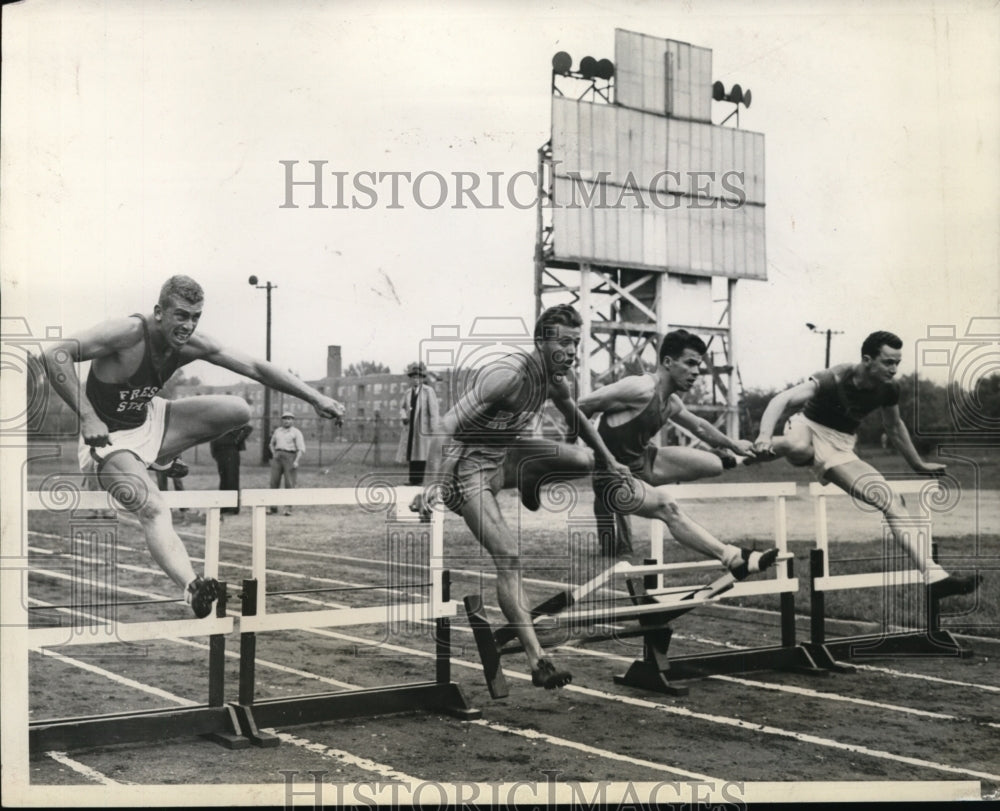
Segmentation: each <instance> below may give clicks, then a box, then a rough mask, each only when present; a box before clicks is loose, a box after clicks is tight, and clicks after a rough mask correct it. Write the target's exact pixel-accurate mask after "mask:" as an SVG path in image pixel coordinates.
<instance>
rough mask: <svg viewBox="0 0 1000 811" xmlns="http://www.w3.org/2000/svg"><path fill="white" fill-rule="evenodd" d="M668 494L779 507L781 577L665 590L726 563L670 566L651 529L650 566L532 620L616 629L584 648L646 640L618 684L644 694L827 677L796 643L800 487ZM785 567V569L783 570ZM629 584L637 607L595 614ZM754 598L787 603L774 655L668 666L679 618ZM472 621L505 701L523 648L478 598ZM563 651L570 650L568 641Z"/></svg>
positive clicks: (496, 694) (468, 602) (726, 578)
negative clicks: (667, 578) (792, 546)
mask: <svg viewBox="0 0 1000 811" xmlns="http://www.w3.org/2000/svg"><path fill="white" fill-rule="evenodd" d="M660 489H662V490H663V491H665V492H667V493H669V494H670V495H671V496H673V497H674V498H676V499H678V500H680V499H734V498H772V499H774V502H775V503H774V527H775V529H774V533H775V535H774V539H775V546H777V548H778V549H779V559H778V560H779V562H778V565H776V566H775V575H774V577H771V578H767V579H761V580H752V581H745V582H736V581H735V578H733V576H732V575H731V574H729V573H728V572H727V573H725V574H724V575H722V576H721V577H718V578H716V579H715V580H714V581H712V582H710V583H704V584H701V585H695V586H671V587H664V586H663V585H662V582H663V580H662V579H663V575H665V574H670V573H676V572H680V571H690V570H698V569H715V570H717V569H718V567H719V563H718V561H707V560H706V561H684V562H680V563H664V562H663V524H662V523H661V522H659V521H655V520H654V521H652V522H651V529H650V546H651V558H650V559H648V560H647V561H646V563H645V564H643V565H634V564H632V563H631V562H629V561H618V562H617V563H615V564H613V565H612V566H609V567H608V568H607V569H606V570H604V571H603V572H601V573H600V574H598V575H596V576H595V577H593V578H591V579H590V580H588V581H586V582H585V583H583V584H581V585H579V586H576V587H574V588H571V589H568V590H566V591H564V592H560V593H558V594H556V595H555V596H554V597H550V598H549V599H547V600H546V601H545V602H543V603H541V604H540V605H538V606H536V607H535V608H534V609H533V610H532V611H531V616H532V620H533V622H534V623H535V625H536V628H537V629H539V630H543V629H544V630H551V629H562V630H565V631H566V632H567V633H571V632H572V630H573V629H574V628H575V627H581V626H589V627H590V628H591V629H593V628H594V627H600V626H607V627H612V628H613V629H614V631H613V633H611V634H608V635H598V634H594V633H593V632H590V633H588V635H587V637H586V639H584V640H581V641H598V640H602V639H608V638H612V637H617V638H622V637H627V636H642V637H643V640H644V644H643V658H642V659H640V660H636V661H635V662H633V663H632V665H631V667H630V668H629V669H628V671H627V672H626V673H624V674H621V675H616V676H615V677H614V680H615V683H617V684H624V685H628V686H632V687H639V688H640V689H644V690H653V691H657V692H663V693H668V694H671V695H684V694H686V693H687V688H686V687H683V686H678V685H676V684H674V683H673V682H674V681H676V680H683V679H690V678H695V677H701V676H706V675H711V674H721V673H736V672H748V671H751V670H764V669H792V670H797V671H803V672H808V673H813V674H817V675H820V674H823V673H824V672H825V671H823V670H822V669H820V668H819V667H818V666H817V664H816V662H815V661H813V659H812V657H811V656H810V654H809V651H808V650H807V649H806V648H805V647H804V646H803V645H800V644H797V643H796V642H795V605H794V595H795V592H796V591H798V580H796V579H795V576H794V560H793V555H791V553H789V552H788V536H787V523H786V505H785V500H786V499H787V498H788V497H790V496H794V495H795V493H796V486H795V483H794V482H778V483H763V484H690V485H688V484H686V485H670V486H664V487H662V488H660ZM781 564H784V565H781ZM623 576H624V577H625V578H627V580H626V582H627V583H628V585H629V590H630V593H631V595H632V596H631V603H632V604H631V605H614V604H612V603H610V602H608V601H605V602H603V603H602V604H600V605H597V606H592V605H587V603H585V602H582V601H583V599H584V598H585V597H586V596H587V595H589V594H591V593H593V592H595V591H597V590H598V589H601V588H605V587H606V586H607V584H608V583H610V582H612V581H613V580H614V579H615V578H617V577H623ZM752 594H777V595H779V596H780V599H781V636H782V643H781V645H778V646H770V647H766V648H752V649H743V650H737V651H727V652H724V653H718V654H707V655H697V656H681V657H675V658H668V655H667V651H668V648H669V643H670V637H671V634H672V628H671V625H670V623H671V622H673V621H674V620H675V619H676V618H677V617H679V616H681V615H683V614H686V613H687V612H689V611H691V610H693V609H696V608H699V607H701V606H703V605H706V604H711V603H715V602H719V601H721V600H723V599H732V598H734V597H742V596H747V595H752ZM465 608H466V614H467V616H468V618H469V623H470V625H471V627H472V630H473V636H474V638H475V640H476V645H477V647H478V648H479V654H480V658H481V660H482V662H483V672H484V676H485V678H486V684H487V687H488V688H489V691H490V695H491V696H492V697H493V698H501V697H503V696H505V695H507V694H508V692H509V689H508V686H507V682H506V679H505V677H504V675H503V670H502V668H501V666H500V661H501V657H502V656H504V655H506V654H509V653H515V652H519V651H522V650H523V648H522V646H521V645H520V644H518V643H516V642H515V640H516V633H515V631H514V629H513V627H512V626H510V625H505V626H501V627H499V628H497V629H496V630H494V629H493V628H492V627H491V625H490V623H489V621H488V619H487V618H486V612H485V608H484V606H483V602H482V598H481V597H480V596H479V595H470V596H468V597H466V598H465ZM557 644H560V645H562V644H566V643H565V641H560V642H559V643H557Z"/></svg>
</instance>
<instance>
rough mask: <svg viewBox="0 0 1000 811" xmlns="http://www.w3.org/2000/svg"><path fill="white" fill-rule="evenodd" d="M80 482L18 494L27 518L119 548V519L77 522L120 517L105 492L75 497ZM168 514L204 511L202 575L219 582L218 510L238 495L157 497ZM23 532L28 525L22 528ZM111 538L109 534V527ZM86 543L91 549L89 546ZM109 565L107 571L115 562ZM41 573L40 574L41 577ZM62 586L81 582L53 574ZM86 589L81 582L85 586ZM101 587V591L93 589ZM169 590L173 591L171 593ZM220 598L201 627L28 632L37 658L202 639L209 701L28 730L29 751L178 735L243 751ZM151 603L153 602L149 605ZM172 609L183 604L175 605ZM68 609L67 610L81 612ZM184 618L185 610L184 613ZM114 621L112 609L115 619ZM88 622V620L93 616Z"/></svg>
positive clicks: (172, 624)
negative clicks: (71, 649) (228, 690)
mask: <svg viewBox="0 0 1000 811" xmlns="http://www.w3.org/2000/svg"><path fill="white" fill-rule="evenodd" d="M78 482H79V477H73V478H72V479H70V478H67V479H66V480H62V481H61V482H57V483H56V485H55V486H53V487H52V488H51V489H49V490H41V491H38V490H33V491H27V492H25V493H24V510H25V512H36V511H47V512H68V513H69V518H70V533H71V535H72V536H73V538H74V539H78V540H81V541H87V539H86V538H85V537H84V536H85V535H89V536H91V538H92V537H93V536H94V535H95V534H98V533H100V532H101V531H102V529H103V530H104V531H105V533H106V535H105V537H106V538H108V539H109V540H110V542H111V543H115V542H116V541H117V534H116V533H117V516H116V517H115V518H108V519H95V518H92V517H86V518H85V517H83V516H82V515H81V516H79V518H77V517H76V514H77V511H80V510H114V511H116V512H118V511H121V512H124V510H123V509H122V508H121V506H120V505H119V504H118V503H117V502H116V501H115V499H114V498H113V497H112V496H111V495H110V494H108V493H106V492H101V491H91V490H79V489H77V483H78ZM160 495H161V496H162V497H163V499H164V501H165V502H166V504H167V506H168V507H169V508H171V509H178V508H181V507H187V508H189V509H191V508H193V509H204V510H205V574H206V575H207V576H209V577H215V578H217V577H218V572H219V537H220V522H221V514H220V510H221V508H223V507H235V506H237V503H238V495H237V493H236V492H235V491H203V490H202V491H181V492H177V491H173V492H164V493H160ZM25 524H27V522H25ZM112 526H113V527H114V528H115V533H114V534H107V533H108V532H110V528H111V527H112ZM88 542H89V541H88ZM111 565H113V560H112V563H111ZM43 571H44V570H43ZM49 574H51V575H53V576H59V577H60V579H66V580H70V581H73V580H79V579H80V578H79V576H78V574H66V573H64V572H51V573H49ZM88 584H89V583H87V582H81V583H80V585H82V586H86V585H88ZM98 585H100V584H98ZM172 586H173V584H171V587H172ZM221 586H222V595H221V596H220V599H219V601H218V603H217V606H216V612H215V616H209V617H205V618H203V619H183V620H160V621H131V622H129V621H123V620H121V619H118V618H117V616H116V619H115V620H109V619H106V618H103V617H100V616H98V617H95V618H94V619H95V624H94V625H88V626H83V627H80V626H79V624H78V622H74V623H73V624H72V625H60V626H56V627H41V628H29V630H28V646H29V649H30V650H35V651H43V650H45V649H47V648H56V647H63V646H72V645H99V644H111V643H136V642H142V641H150V640H159V639H180V638H185V637H197V636H208V637H210V645H209V649H210V650H209V674H208V701H207V704H205V705H198V706H193V707H186V708H183V709H174V708H170V709H166V710H144V711H139V712H127V713H112V714H108V715H98V716H87V717H77V718H61V719H41V720H38V721H32V722H31V723H30V726H29V746H30V748H31V750H32V751H47V750H50V749H73V748H78V747H80V746H93V745H98V744H103V743H125V742H137V741H147V740H156V739H160V738H163V737H172V736H177V735H202V736H204V737H208V738H210V739H212V740H215V741H216V742H217V743H220V744H222V745H224V746H226V747H228V748H231V749H242V748H245V747H247V746H248V745H249V741H247V739H246V738H245V737H244V736H243V734H242V730H241V729H240V726H239V723H238V721H237V719H236V715H235V712H234V711H233V709H232V708H231V707H229V706H228V705H226V704H225V703H224V671H225V637H226V635H227V634H229V633H231V632H232V631H233V628H234V624H233V617H231V616H226V591H225V584H224V583H222V584H221ZM151 602H156V601H151ZM178 602H182V600H180V599H178ZM114 605H115V603H114V601H113V600H111V601H108V602H102V603H101V604H100V607H102V608H106V607H108V606H114ZM85 607H86V606H84V605H79V606H77V605H75V604H71V605H70V606H68V610H70V611H75V610H78V609H82V608H85ZM185 611H190V609H188V608H187V606H185ZM115 613H116V615H117V614H118V609H116V611H115ZM92 616H93V615H92Z"/></svg>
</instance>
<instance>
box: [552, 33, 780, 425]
mask: <svg viewBox="0 0 1000 811" xmlns="http://www.w3.org/2000/svg"><path fill="white" fill-rule="evenodd" d="M571 64H572V60H571V58H570V57H569V56H568V55H567V54H565V53H559V54H556V56H555V58H554V59H553V74H552V135H551V138H550V139H549V141H548V142H547V143H546V144H544V145H543V146H542V147H541V149H540V150H539V166H538V182H539V189H538V192H539V194H538V201H539V202H538V208H537V239H536V246H535V305H536V315H537V314H538V313H540V312H541V311H542V310H543V309H544V308H546V307H549V306H552V305H553V304H556V303H559V302H568V303H572V304H574V305H575V306H576V307H577V309H579V310H580V312H581V315H582V316H583V319H584V325H583V330H582V332H583V339H582V347H581V352H580V356H581V362H580V367H581V368H580V372H581V374H580V389H581V393H586V392H589V391H591V390H592V389H593V388H594V387H595V386H600V385H603V384H605V383H608V382H612V381H614V380H617V379H618V378H620V377H622V376H623V375H625V374H628V373H632V372H637V371H641V370H642V367H643V366H645V367H646V368H653V366H655V363H656V350H657V348H658V339H659V337H661V336H662V335H663V334H664V333H666V332H669V331H670V330H672V329H677V328H684V329H687V330H688V331H690V332H693V333H696V334H698V335H700V336H701V337H702V338H703V339H704V340H705V342H706V343H707V344H708V345H709V351H708V354H707V355H706V365H707V367H708V368H707V370H705V371H706V372H707V375H706V380H710V381H711V392H710V394H711V397H710V400H711V402H710V403H708V404H703V405H701V406H692V408H694V409H695V410H700V411H702V412H708V413H705V414H703V415H704V416H706V418H708V419H710V420H712V421H714V422H715V424H716V425H718V426H719V428H720V429H721V430H723V431H724V432H725V433H727V434H728V435H729V436H737V435H738V433H739V415H738V391H737V389H738V372H737V367H736V346H737V344H736V341H735V338H734V329H733V325H734V315H735V305H736V282H737V281H738V280H740V279H760V280H765V279H766V278H767V273H766V262H765V250H764V136H763V135H762V134H760V133H756V132H750V131H747V130H743V129H740V128H739V126H738V124H739V107H740V105H741V104H742V105H744V106H749V103H750V92H749V91H745V92H744V91H743V90H742V89H741V88H740V87H739V85H734V86H733V88H732V90H731V91H729V92H728V93H727V92H726V90H725V88H724V87H723V86H722V84H721V83H720V82H715V83H714V84H713V82H712V79H711V74H712V52H711V50H710V49H708V48H700V47H697V46H694V45H690V44H687V43H683V42H675V41H673V40H667V39H659V38H656V37H651V36H647V35H645V34H638V33H633V32H630V31H624V30H621V29H618V30H616V31H615V60H614V63H611V62H609V61H608V60H606V59H602V60H600V61H597V60H595V59H593V58H591V57H586V58H584V59H583V60H581V62H580V66H579V68H578V69H577V70H572V69H571ZM581 87H582V88H583V92H582V93H580V89H581ZM578 93H579V95H578V96H577V95H576V94H578ZM713 101H715V102H729V103H731V104H735V108H734V109H732V112H730V114H729V115H728V116H727V117H726V118H725V119H724V121H723V123H722V124H721V125H716V124H713V123H712V118H711V114H712V108H713ZM734 116H735V119H736V125H737V126H725V124H726V122H728V121H730V120H731V119H733V118H734Z"/></svg>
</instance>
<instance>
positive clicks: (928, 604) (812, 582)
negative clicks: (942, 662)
mask: <svg viewBox="0 0 1000 811" xmlns="http://www.w3.org/2000/svg"><path fill="white" fill-rule="evenodd" d="M886 484H887V485H888V486H889V487H891V488H892V490H893V491H894V492H895V493H897V494H900V495H903V494H914V493H915V494H919V496H920V498H919V502H920V506H921V514H920V515H918V516H912V517H911V519H910V520H909V521H907V522H905V530H907V531H910V532H915V533H917V534H918V538H919V542H920V543H922V544H926V548H927V549H928V550H930V551H931V554H932V555H933V554H934V553H935V552H936V550H935V548H934V544H933V539H932V534H931V517H930V510H929V509H928V508H927V500H928V499H932V498H934V497H935V496H936V495H937V496H940V495H942V490H941V485H940V483H939V482H938V481H936V480H934V479H922V480H916V481H915V480H901V481H888V482H886ZM809 495H810V496H811V497H812V498H813V501H814V511H815V516H816V548H815V549H813V550H811V552H810V561H809V563H810V566H809V594H810V641H809V643H807V646H808V648H809V650H810V652H811V653H812V654H813V657H814V658H815V659H816V660H817V662H819V663H820V664H821V665H822V666H823V667H826V668H828V669H830V670H837V671H840V672H851V671H853V670H854V669H855V668H853V667H851V666H850V665H845V664H842V663H841V662H839V661H838V660H842V659H855V658H862V657H881V656H892V655H907V656H924V657H939V656H958V657H962V658H966V657H968V656H971V655H972V652H971V651H969V650H966V649H964V648H962V646H961V645H960V644H959V643H958V641H957V640H956V639H955V638H954V637H953V636H952V635H951V634H950V633H949V632H947V631H942V630H941V627H940V607H939V605H938V599H937V598H935V597H934V596H933V594H932V593H931V590H930V588H929V587H928V586H926V584H925V582H924V576H923V574H922V573H921V572H920V571H919V570H917V569H908V570H904V571H892V572H869V573H864V574H840V575H831V574H830V548H829V535H828V531H827V498H829V497H831V496H833V497H840V496H843V497H846V496H848V494H847V493H845V492H844V491H843V490H841V489H840V488H839V487H837V486H835V485H832V484H820V483H818V482H813V483H811V484H810V485H809ZM868 509H870V510H872V511H873V512H874V511H875V508H868ZM890 531H891V530H890V529H889V527H888V523H887V522H886V521H885V520H884V519H883V533H888V532H890ZM883 537H885V536H883ZM887 543H895V541H893V540H891V539H890V540H887ZM908 585H910V586H916V585H923V586H924V590H923V593H922V597H923V600H924V603H923V607H924V613H923V618H924V625H923V626H922V627H920V628H917V629H911V630H905V631H891V630H889V629H888V628H887V629H885V630H884V631H883V632H882V633H875V634H859V635H854V636H843V637H837V638H834V639H830V638H828V637H827V635H826V612H825V600H824V597H825V595H826V593H827V592H830V591H839V590H846V589H862V588H881V589H884V588H886V587H895V586H908Z"/></svg>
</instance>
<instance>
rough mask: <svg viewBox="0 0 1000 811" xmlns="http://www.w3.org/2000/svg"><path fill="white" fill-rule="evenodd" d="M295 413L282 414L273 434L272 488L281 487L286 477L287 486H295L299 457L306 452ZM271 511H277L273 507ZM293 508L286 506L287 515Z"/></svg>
mask: <svg viewBox="0 0 1000 811" xmlns="http://www.w3.org/2000/svg"><path fill="white" fill-rule="evenodd" d="M294 422H295V415H294V414H292V412H291V411H286V412H285V413H284V414H282V415H281V425H280V426H279V427H278V428H275V429H274V433H273V434H271V488H272V489H278V488H280V487H281V480H282V478H284V480H285V487H286V488H294V487H295V483H296V479H297V477H298V467H299V459H301V458H302V456H303V455H304V454H305V452H306V441H305V439H304V438H303V436H302V432H301V431H300V430H299V429H298V428H296V427H295V425H294ZM270 512H272V513H277V512H278V508H277V507H272V508H271V509H270ZM291 514H292V508H291V507H285V515H291Z"/></svg>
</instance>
